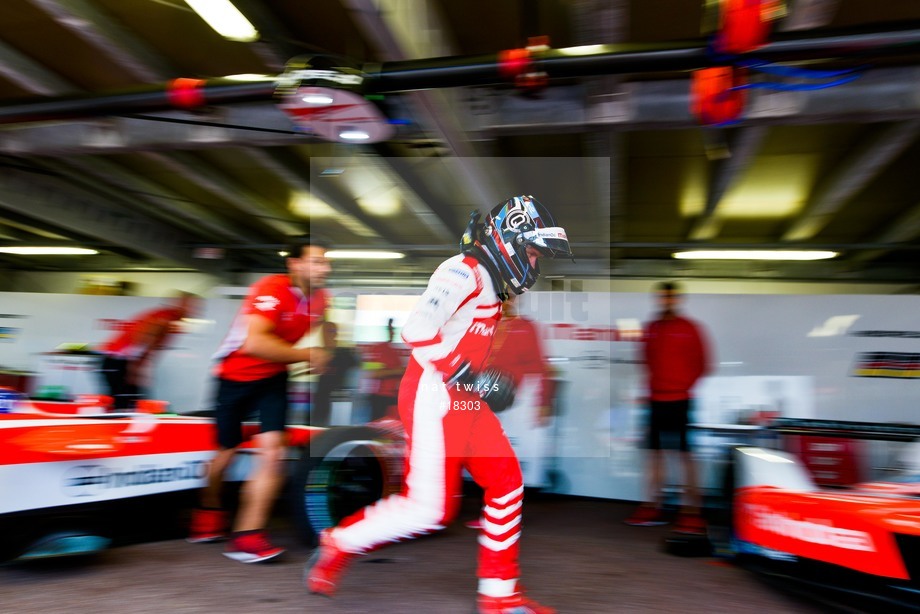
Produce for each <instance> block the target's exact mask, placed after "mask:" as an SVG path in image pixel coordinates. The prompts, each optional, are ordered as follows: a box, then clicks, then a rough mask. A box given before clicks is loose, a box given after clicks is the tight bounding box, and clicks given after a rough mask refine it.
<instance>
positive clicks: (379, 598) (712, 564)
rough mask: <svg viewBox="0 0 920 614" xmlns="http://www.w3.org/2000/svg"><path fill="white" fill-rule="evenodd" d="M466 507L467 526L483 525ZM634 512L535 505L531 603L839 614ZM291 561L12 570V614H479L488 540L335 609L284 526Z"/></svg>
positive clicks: (408, 570)
mask: <svg viewBox="0 0 920 614" xmlns="http://www.w3.org/2000/svg"><path fill="white" fill-rule="evenodd" d="M475 506H476V501H475V500H472V499H467V500H465V503H464V506H463V512H462V514H461V517H460V520H461V521H462V520H468V519H470V518H472V517H474V516H475V515H476V511H475ZM632 508H633V506H632V505H631V504H626V503H622V502H615V501H605V500H593V499H574V498H562V497H558V498H557V497H541V496H535V497H528V500H527V501H526V503H525V507H524V534H523V537H522V557H521V558H522V567H523V581H524V583H525V584H526V586H527V587H528V590H529V592H530V593H531V595H532V596H533V597H534V598H536V599H537V600H538V601H540V602H542V603H545V604H546V605H550V606H553V607H555V608H556V609H558V610H559V612H563V613H573V614H574V613H585V614H597V613H607V612H705V613H707V614H714V613H718V612H726V613H728V612H731V613H739V612H770V613H773V612H783V613H793V614H794V613H802V614H812V613H818V612H826V611H828V610H827V608H826V607H822V606H819V605H818V604H816V603H813V602H810V601H804V600H801V599H800V598H797V597H795V596H792V595H789V594H786V593H783V592H780V591H778V590H777V589H774V588H772V587H770V586H768V585H766V584H764V583H763V582H762V581H761V580H760V579H759V578H758V577H757V576H755V575H754V574H752V573H750V572H748V571H745V570H743V569H740V568H738V567H735V566H734V565H732V564H731V563H728V562H725V561H723V560H720V559H716V558H711V557H704V558H684V557H675V556H672V555H669V554H666V553H665V552H663V550H662V540H663V538H664V537H665V536H666V535H667V534H668V528H667V527H648V528H638V527H629V526H626V525H624V524H623V523H622V521H623V519H624V518H626V517H627V516H628V515H629V514H630V513H631V511H632ZM272 535H273V538H274V539H275V541H276V542H277V543H279V544H280V545H283V546H286V547H287V548H288V549H289V550H288V552H287V553H286V554H285V555H284V556H283V557H282V558H281V559H280V560H277V561H276V562H272V563H268V564H261V565H259V564H255V565H243V564H240V563H237V562H235V561H231V560H230V559H227V558H225V557H223V556H221V554H220V552H221V549H222V547H223V546H222V545H221V544H189V543H186V542H185V541H184V540H183V539H181V537H180V536H178V535H174V536H171V538H169V539H165V540H163V539H159V540H158V541H148V542H146V543H135V544H132V545H124V546H118V547H114V548H111V549H109V550H108V551H106V552H104V553H102V554H101V555H98V556H95V557H92V558H89V559H84V560H80V561H73V560H71V561H66V560H59V561H55V562H48V561H46V562H45V563H44V564H36V563H32V564H28V565H6V566H4V567H0V612H3V613H11V614H12V613H33V612H34V613H36V614H37V613H41V614H59V613H60V614H65V613H66V614H75V613H82V612H87V613H89V612H94V613H95V612H104V613H106V614H120V613H131V614H166V613H169V614H235V613H240V614H243V613H246V614H250V613H262V612H266V613H271V614H282V613H287V612H290V613H298V614H303V613H305V612H306V613H313V612H316V613H323V614H327V613H328V614H364V613H371V612H373V613H377V612H385V613H391V612H392V613H403V612H406V613H408V612H431V613H437V614H470V613H472V612H474V611H475V610H474V601H475V592H476V581H475V578H474V569H475V556H476V539H475V537H476V533H475V531H472V530H470V529H466V528H464V527H463V526H462V523H461V522H457V523H455V524H454V525H453V526H452V527H450V528H448V529H447V530H446V531H444V532H443V533H441V534H439V535H436V536H430V537H426V538H422V539H418V540H415V541H410V542H406V543H402V544H395V545H392V546H389V547H386V548H384V549H382V550H379V551H377V552H375V553H374V554H372V555H369V556H367V557H363V558H361V559H360V560H359V561H358V562H356V563H355V564H354V566H353V567H352V569H351V570H350V572H349V574H348V575H347V576H346V578H345V580H344V581H343V583H342V585H341V587H340V591H339V594H338V595H337V596H336V597H335V598H334V599H327V598H324V597H319V596H314V595H309V594H308V593H307V592H306V590H305V589H304V587H303V584H302V578H301V575H302V571H303V564H304V561H305V560H306V558H307V556H308V554H309V552H310V549H309V548H308V547H307V546H306V545H304V544H302V543H300V542H299V541H298V538H297V537H296V535H295V531H294V529H293V527H292V526H291V525H290V523H289V522H288V520H287V519H286V518H285V517H284V515H283V513H279V515H278V518H276V519H275V521H274V522H273V526H272Z"/></svg>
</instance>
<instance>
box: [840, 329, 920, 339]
mask: <svg viewBox="0 0 920 614" xmlns="http://www.w3.org/2000/svg"><path fill="white" fill-rule="evenodd" d="M850 334H851V335H852V336H853V337H891V338H895V339H920V331H914V330H857V331H853V332H852V333H850Z"/></svg>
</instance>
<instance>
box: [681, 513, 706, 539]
mask: <svg viewBox="0 0 920 614" xmlns="http://www.w3.org/2000/svg"><path fill="white" fill-rule="evenodd" d="M674 532H675V533H683V534H684V535H706V521H705V520H703V517H702V516H700V515H699V514H681V515H679V516H678V517H677V522H676V523H675V526H674Z"/></svg>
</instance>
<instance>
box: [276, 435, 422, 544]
mask: <svg viewBox="0 0 920 614" xmlns="http://www.w3.org/2000/svg"><path fill="white" fill-rule="evenodd" d="M403 463H404V445H403V440H402V438H400V437H394V436H393V435H392V434H389V433H387V432H385V431H383V430H381V429H375V428H373V427H367V426H360V427H344V428H334V429H330V430H328V431H326V432H324V433H323V434H322V435H320V436H318V437H316V438H315V439H314V440H312V441H310V443H309V444H308V445H307V446H305V447H304V448H303V450H302V452H301V456H300V459H299V461H297V466H296V468H295V470H294V475H293V478H292V484H291V493H290V502H291V516H292V519H293V521H294V524H295V527H296V528H297V531H298V533H299V534H300V537H301V539H302V540H303V541H304V542H305V543H307V544H309V545H316V544H317V538H318V536H319V533H320V531H322V530H323V529H326V528H329V527H331V526H335V525H336V524H338V523H339V521H341V520H342V519H344V518H346V517H348V516H349V515H351V514H353V513H354V512H356V511H358V510H360V509H361V508H363V507H365V506H367V505H371V504H372V503H374V502H375V501H377V500H379V499H381V498H383V497H386V496H388V495H391V494H394V493H397V492H399V490H400V488H401V486H402V476H403Z"/></svg>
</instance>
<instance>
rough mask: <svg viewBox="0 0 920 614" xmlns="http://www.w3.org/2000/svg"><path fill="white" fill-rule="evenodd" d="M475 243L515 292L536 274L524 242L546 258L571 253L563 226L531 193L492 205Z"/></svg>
mask: <svg viewBox="0 0 920 614" xmlns="http://www.w3.org/2000/svg"><path fill="white" fill-rule="evenodd" d="M479 243H480V245H481V246H482V248H483V250H484V251H485V252H486V254H487V255H488V256H489V259H490V260H492V263H493V264H494V265H495V267H496V268H497V269H498V273H499V275H500V276H501V278H502V281H504V282H505V283H506V284H507V285H508V288H510V289H511V291H512V292H514V293H515V294H523V293H524V292H526V291H527V290H528V289H529V288H531V287H532V286H533V285H534V284H535V283H536V282H537V278H538V277H539V276H540V267H539V265H537V266H534V267H531V266H530V258H528V257H527V246H528V245H530V246H532V247H534V248H536V249H537V250H538V251H539V252H540V253H541V254H542V255H544V256H547V257H549V258H556V257H557V256H567V257H571V256H572V250H571V249H570V247H569V240H568V237H566V234H565V229H564V228H562V227H560V226H558V225H557V224H556V220H555V219H554V218H553V216H552V214H551V213H550V212H549V211H548V210H547V209H546V207H544V206H543V205H541V204H540V203H539V202H537V200H536V199H535V198H534V197H533V196H515V197H513V198H510V199H508V200H507V201H505V202H504V203H502V204H500V205H498V206H496V207H495V208H494V209H492V211H490V212H489V215H488V217H487V218H486V220H485V223H484V227H483V229H482V233H481V235H480V238H479Z"/></svg>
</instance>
